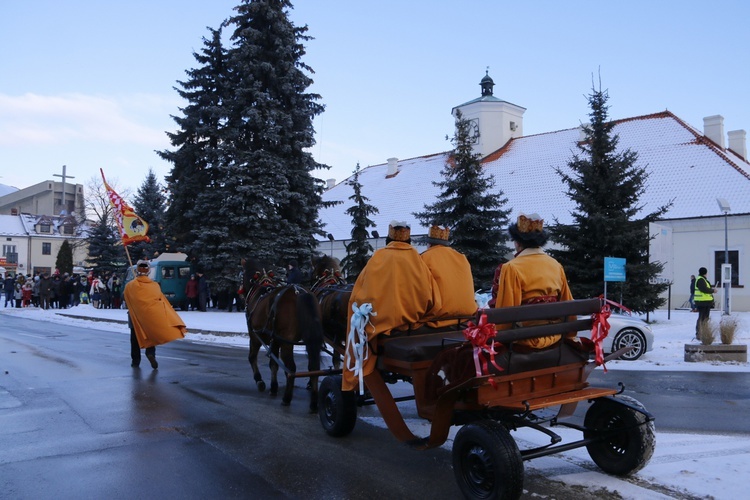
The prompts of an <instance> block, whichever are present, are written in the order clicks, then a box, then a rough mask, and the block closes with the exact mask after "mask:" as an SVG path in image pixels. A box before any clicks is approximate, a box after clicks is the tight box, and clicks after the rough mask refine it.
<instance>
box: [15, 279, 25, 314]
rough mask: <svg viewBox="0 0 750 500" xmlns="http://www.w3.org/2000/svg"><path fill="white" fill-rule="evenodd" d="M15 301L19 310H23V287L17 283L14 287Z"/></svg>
mask: <svg viewBox="0 0 750 500" xmlns="http://www.w3.org/2000/svg"><path fill="white" fill-rule="evenodd" d="M13 300H14V301H15V303H16V307H17V308H19V309H20V308H21V301H22V300H23V285H22V284H21V283H20V282H17V283H16V284H15V286H14V287H13Z"/></svg>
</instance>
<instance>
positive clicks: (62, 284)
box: [2, 270, 123, 309]
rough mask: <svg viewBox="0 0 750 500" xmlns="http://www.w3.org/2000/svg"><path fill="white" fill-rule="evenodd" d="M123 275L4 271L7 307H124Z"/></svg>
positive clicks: (3, 286)
mask: <svg viewBox="0 0 750 500" xmlns="http://www.w3.org/2000/svg"><path fill="white" fill-rule="evenodd" d="M122 287H123V284H122V279H121V278H120V276H119V275H118V274H117V273H104V274H95V273H93V272H90V273H89V274H87V275H83V274H81V275H79V274H75V273H74V274H70V273H66V272H65V273H61V272H59V271H57V270H55V272H53V273H48V272H36V273H34V275H33V276H32V275H31V274H22V273H16V274H15V275H14V274H13V273H12V272H7V273H5V277H4V278H3V285H2V289H3V292H4V294H5V302H4V307H18V308H21V307H39V308H42V309H67V308H69V307H75V306H78V305H80V304H82V303H83V304H88V303H89V302H90V303H91V304H92V305H93V306H94V307H97V308H101V309H110V308H111V309H119V308H121V307H122Z"/></svg>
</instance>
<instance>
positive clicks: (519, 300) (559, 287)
mask: <svg viewBox="0 0 750 500" xmlns="http://www.w3.org/2000/svg"><path fill="white" fill-rule="evenodd" d="M508 232H509V233H510V237H511V239H512V240H513V244H514V245H515V249H516V255H515V257H514V258H513V259H511V260H510V261H508V262H507V263H505V264H503V266H502V268H501V270H500V281H499V286H498V293H497V302H496V304H495V307H498V308H499V307H510V306H518V305H522V304H533V303H539V302H560V301H563V300H573V295H572V294H571V293H570V288H568V280H567V278H566V277H565V270H564V269H563V267H562V265H560V263H559V262H557V261H556V260H555V259H553V258H552V257H550V256H549V255H547V254H546V253H544V250H542V248H541V247H542V246H544V245H545V244H546V243H547V240H548V239H549V235H548V234H547V232H546V231H545V230H544V220H542V219H540V218H539V216H538V215H536V214H533V215H530V216H528V217H527V216H526V215H524V214H521V215H520V216H519V217H518V222H516V223H514V224H511V225H510V227H509V228H508ZM529 324H535V323H529ZM510 327H511V325H508V324H504V325H498V327H497V329H498V330H505V329H509V328H510ZM571 336H573V337H575V333H572V334H571ZM558 340H560V335H550V336H547V337H538V338H532V339H525V340H519V341H517V343H519V344H524V345H526V346H528V347H530V348H532V349H544V348H545V347H549V346H551V345H552V344H554V343H555V342H557V341H558Z"/></svg>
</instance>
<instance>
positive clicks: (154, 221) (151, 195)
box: [129, 169, 167, 260]
mask: <svg viewBox="0 0 750 500" xmlns="http://www.w3.org/2000/svg"><path fill="white" fill-rule="evenodd" d="M165 203H166V199H165V196H164V193H162V187H161V185H159V182H158V181H157V180H156V175H154V172H153V170H151V169H149V171H148V175H146V179H144V181H143V184H141V187H139V188H138V193H137V194H136V195H135V197H134V198H133V210H135V213H136V214H138V215H139V216H140V217H141V218H143V220H145V221H146V222H147V223H148V237H149V239H150V240H151V241H150V242H145V241H141V242H138V243H134V244H132V245H130V248H129V251H130V255H131V257H132V258H133V259H134V260H138V259H140V258H146V259H152V258H154V256H156V255H158V254H161V253H163V252H165V251H166V250H167V243H166V241H165V238H164V229H165V228H164V217H165Z"/></svg>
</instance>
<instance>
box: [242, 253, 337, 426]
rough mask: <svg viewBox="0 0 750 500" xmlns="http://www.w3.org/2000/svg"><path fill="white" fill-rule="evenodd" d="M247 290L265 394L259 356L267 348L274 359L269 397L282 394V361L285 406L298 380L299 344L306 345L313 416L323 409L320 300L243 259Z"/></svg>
mask: <svg viewBox="0 0 750 500" xmlns="http://www.w3.org/2000/svg"><path fill="white" fill-rule="evenodd" d="M243 268H244V274H243V288H244V290H245V292H246V293H247V295H246V297H245V304H246V307H245V317H246V318H247V328H248V333H249V334H250V352H249V354H248V358H247V359H248V361H249V362H250V365H251V366H252V369H253V377H254V379H255V383H256V386H257V387H258V390H259V391H260V392H263V391H265V389H266V384H265V382H264V381H263V377H262V376H261V374H260V371H259V370H258V352H259V351H260V348H261V346H265V347H266V349H267V350H268V352H269V355H270V358H271V361H270V363H269V365H270V367H271V387H270V391H269V392H270V394H271V395H272V396H275V395H276V394H277V393H278V390H279V383H278V379H277V374H278V370H279V362H281V363H282V364H283V367H284V371H285V373H286V387H285V388H284V396H283V398H282V400H281V404H282V405H283V406H289V405H290V404H291V402H292V390H293V388H294V377H295V372H296V370H297V367H296V364H295V362H294V346H295V345H301V344H304V345H305V348H306V350H307V358H308V365H307V367H308V371H309V372H310V384H309V388H310V412H311V413H314V412H317V411H318V375H319V374H318V373H316V372H319V371H320V351H321V349H322V347H323V327H322V325H321V321H320V306H319V305H318V301H317V299H316V297H315V296H314V295H313V294H312V293H310V292H309V291H308V290H307V289H305V288H303V287H302V286H299V285H291V284H286V283H284V282H282V281H281V280H279V279H278V278H276V276H275V275H274V273H273V271H271V270H270V267H269V266H268V265H266V264H264V263H262V262H259V261H256V260H253V259H244V260H243Z"/></svg>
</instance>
